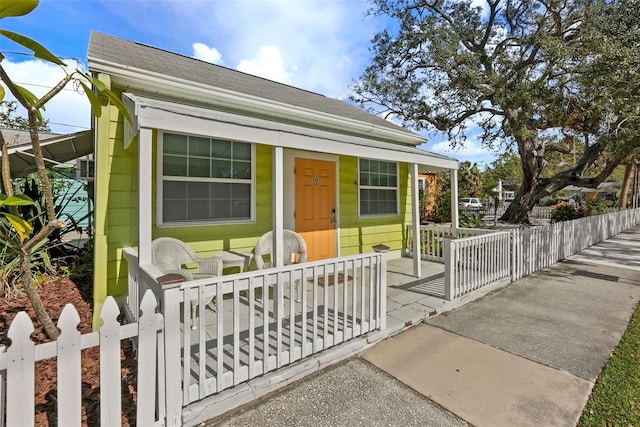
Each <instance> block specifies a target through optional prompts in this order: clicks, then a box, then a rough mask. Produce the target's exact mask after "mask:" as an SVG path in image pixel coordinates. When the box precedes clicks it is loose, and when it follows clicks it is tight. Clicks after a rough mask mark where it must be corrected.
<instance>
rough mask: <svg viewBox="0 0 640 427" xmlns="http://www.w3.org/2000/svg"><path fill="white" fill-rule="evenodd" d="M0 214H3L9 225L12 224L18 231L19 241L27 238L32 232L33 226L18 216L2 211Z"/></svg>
mask: <svg viewBox="0 0 640 427" xmlns="http://www.w3.org/2000/svg"><path fill="white" fill-rule="evenodd" d="M2 215H4V216H5V217H6V218H7V219H8V220H9V222H10V223H11V225H13V228H15V229H16V231H17V232H18V236H20V241H21V242H24V241H25V240H27V239H28V238H29V236H30V235H31V233H32V232H33V227H32V226H31V224H29V223H28V222H27V221H25V220H24V219H22V218H20V217H19V216H15V215H12V214H10V213H6V212H2Z"/></svg>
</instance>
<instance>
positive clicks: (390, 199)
mask: <svg viewBox="0 0 640 427" xmlns="http://www.w3.org/2000/svg"><path fill="white" fill-rule="evenodd" d="M397 214H398V165H397V164H396V163H391V162H384V161H380V160H369V159H360V216H374V215H377V216H384V215H387V216H388V215H397Z"/></svg>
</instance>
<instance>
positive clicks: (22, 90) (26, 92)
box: [16, 85, 39, 105]
mask: <svg viewBox="0 0 640 427" xmlns="http://www.w3.org/2000/svg"><path fill="white" fill-rule="evenodd" d="M16 89H18V91H19V92H20V93H21V94H22V96H24V97H25V99H26V100H27V101H28V102H29V103H30V104H31V105H33V104H35V103H36V102H38V100H39V99H38V97H37V96H36V95H35V94H34V93H33V92H31V91H30V90H29V89H27V88H26V87H23V86H20V85H16Z"/></svg>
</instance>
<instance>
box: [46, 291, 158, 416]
mask: <svg viewBox="0 0 640 427" xmlns="http://www.w3.org/2000/svg"><path fill="white" fill-rule="evenodd" d="M79 324H80V316H79V315H78V312H77V311H76V309H75V308H74V307H73V305H71V304H67V305H65V306H64V309H63V310H62V313H61V314H60V319H59V320H58V328H59V329H60V336H59V337H58V340H57V342H56V344H57V347H58V348H57V352H58V363H57V365H58V390H60V391H61V392H62V391H64V392H63V393H58V424H59V425H61V426H79V425H80V424H81V419H82V405H81V403H82V399H81V396H82V376H81V364H80V347H81V344H80V331H79V330H78V325H79ZM154 333H155V331H154Z"/></svg>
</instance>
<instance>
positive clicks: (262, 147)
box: [88, 32, 458, 313]
mask: <svg viewBox="0 0 640 427" xmlns="http://www.w3.org/2000/svg"><path fill="white" fill-rule="evenodd" d="M88 59H89V68H90V71H91V72H92V73H93V75H94V76H96V77H97V78H99V79H100V80H101V81H102V82H104V83H105V84H106V85H107V86H108V87H110V88H111V89H112V90H114V91H116V92H117V93H119V94H121V97H122V100H123V101H124V102H125V104H126V105H127V106H128V108H129V110H130V113H131V117H132V122H131V123H129V122H127V121H125V120H123V117H122V116H121V115H120V114H119V112H118V110H117V109H116V108H115V107H113V106H108V107H104V108H103V114H102V115H101V116H100V117H98V118H95V177H96V178H95V282H94V297H95V304H96V310H95V312H96V313H98V312H99V309H100V306H101V304H102V302H103V301H104V299H105V298H106V296H107V295H124V294H126V292H127V265H126V264H127V263H126V261H125V260H124V259H123V248H124V247H127V246H130V247H134V248H136V249H137V251H138V254H139V262H140V264H143V263H149V262H150V261H151V242H152V240H153V239H155V238H158V237H175V238H178V239H180V240H182V241H184V242H186V243H187V244H188V245H189V246H190V247H191V248H193V249H194V250H195V251H196V252H197V253H198V254H200V255H202V256H206V255H211V254H214V253H216V252H219V251H230V250H234V251H245V252H251V250H252V249H253V248H254V246H255V244H256V242H257V241H258V239H259V238H260V236H262V235H263V234H264V233H265V232H267V231H270V230H274V236H275V238H274V240H275V242H276V243H275V245H276V248H278V241H280V240H281V236H282V230H283V229H291V230H294V231H296V232H298V233H299V234H300V235H302V236H303V238H304V239H305V241H306V243H307V246H308V250H309V254H308V255H309V261H311V260H320V259H326V258H335V257H343V256H348V255H353V254H360V253H365V252H372V251H373V249H372V247H373V246H375V245H378V244H383V245H385V246H387V247H388V248H389V256H390V257H393V256H401V255H402V249H403V248H405V247H406V244H407V229H408V228H409V229H411V227H414V231H415V232H416V235H417V227H418V226H419V212H418V208H417V206H418V196H417V194H418V191H417V188H418V172H420V173H423V172H442V171H451V172H452V174H451V176H452V178H453V182H454V185H453V188H454V189H455V188H456V185H455V184H456V182H457V169H458V161H457V160H455V159H452V158H448V157H445V156H441V155H437V154H433V153H429V152H426V151H423V150H420V149H418V148H416V146H418V145H419V144H422V143H424V142H425V139H424V138H423V137H422V136H420V135H418V134H415V133H413V132H411V131H409V130H406V129H404V128H402V127H399V126H397V125H395V124H394V123H392V122H390V121H387V120H383V119H382V118H380V117H377V116H375V115H372V114H369V113H367V112H364V111H362V110H360V109H358V108H356V107H353V106H351V105H349V104H347V103H345V102H343V101H340V100H337V99H333V98H328V97H325V96H322V95H320V94H316V93H312V92H308V91H305V90H302V89H298V88H295V87H291V86H287V85H284V84H280V83H277V82H273V81H270V80H266V79H263V78H259V77H255V76H252V75H248V74H244V73H241V72H238V71H235V70H231V69H229V68H225V67H221V66H218V65H214V64H210V63H207V62H203V61H199V60H197V59H193V58H190V57H186V56H183V55H179V54H176V53H172V52H168V51H165V50H162V49H160V48H156V47H152V46H147V45H144V44H140V43H135V42H131V41H127V40H123V39H120V38H117V37H113V36H110V35H107V34H102V33H97V32H94V33H93V34H92V35H91V41H90V46H89V53H88ZM328 78H330V76H328ZM453 193H454V194H453V200H455V199H457V195H456V194H455V193H456V192H455V191H454V192H453ZM452 211H453V212H454V216H455V215H457V211H456V209H452ZM455 223H456V222H455V218H454V224H455ZM280 245H281V243H280ZM414 253H419V251H415V252H414ZM275 254H276V255H275V256H276V258H277V254H278V251H277V250H276V251H275ZM276 261H277V260H276ZM414 269H415V271H414V274H415V275H417V276H419V269H420V265H419V262H414ZM229 273H233V271H231V272H229Z"/></svg>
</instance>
